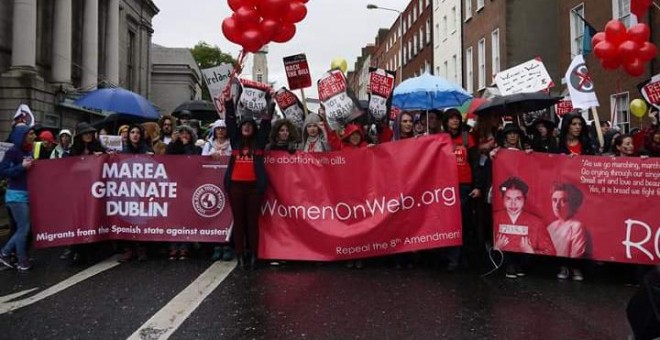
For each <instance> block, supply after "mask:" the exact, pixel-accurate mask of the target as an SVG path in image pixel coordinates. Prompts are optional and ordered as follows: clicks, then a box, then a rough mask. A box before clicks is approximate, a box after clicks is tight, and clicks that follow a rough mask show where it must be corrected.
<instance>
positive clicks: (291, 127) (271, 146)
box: [266, 118, 300, 154]
mask: <svg viewBox="0 0 660 340" xmlns="http://www.w3.org/2000/svg"><path fill="white" fill-rule="evenodd" d="M298 136H300V134H299V133H298V128H297V127H296V125H295V124H294V123H293V122H292V121H291V120H290V119H288V118H283V119H279V120H277V121H276V122H275V123H274V124H273V128H272V129H271V130H270V136H269V143H268V145H266V150H267V151H287V152H289V153H291V154H293V153H295V152H296V151H297V150H298V148H299V146H298V142H299V140H300V139H299V137H298Z"/></svg>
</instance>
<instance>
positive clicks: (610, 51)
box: [591, 20, 658, 77]
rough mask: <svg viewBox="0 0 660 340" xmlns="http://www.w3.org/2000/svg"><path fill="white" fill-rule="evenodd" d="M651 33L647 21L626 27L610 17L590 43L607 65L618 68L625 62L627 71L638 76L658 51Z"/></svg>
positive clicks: (608, 68) (603, 64)
mask: <svg viewBox="0 0 660 340" xmlns="http://www.w3.org/2000/svg"><path fill="white" fill-rule="evenodd" d="M650 37H651V30H650V29H649V26H648V25H647V24H643V23H639V24H637V25H634V26H632V27H630V28H629V29H626V26H625V25H624V24H623V23H622V22H621V21H619V20H610V21H609V22H608V23H607V25H606V26H605V32H598V33H596V34H595V35H594V37H593V38H592V40H591V46H592V48H593V50H594V54H595V55H596V57H598V59H600V62H601V65H602V66H603V68H604V69H606V70H616V69H618V68H619V66H623V69H624V70H625V71H626V72H628V74H630V75H631V76H633V77H639V76H641V75H642V74H644V64H646V63H647V62H649V61H651V60H652V59H653V58H655V57H656V56H657V55H658V49H657V47H656V46H655V44H653V43H651V42H650V41H649V39H650Z"/></svg>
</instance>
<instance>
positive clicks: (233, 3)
mask: <svg viewBox="0 0 660 340" xmlns="http://www.w3.org/2000/svg"><path fill="white" fill-rule="evenodd" d="M227 4H228V5H229V8H231V10H232V11H234V12H236V11H237V10H238V9H239V8H241V7H250V8H254V7H255V6H256V4H257V2H256V1H255V0H227Z"/></svg>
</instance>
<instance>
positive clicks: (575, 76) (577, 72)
mask: <svg viewBox="0 0 660 340" xmlns="http://www.w3.org/2000/svg"><path fill="white" fill-rule="evenodd" d="M564 77H565V78H566V86H568V92H569V93H570V95H571V101H572V102H573V108H576V109H589V108H591V107H596V106H599V104H598V97H596V86H595V85H594V82H593V80H592V79H591V74H590V73H589V70H588V69H587V65H585V63H584V57H583V56H582V55H578V56H576V57H575V58H573V61H572V62H571V65H570V66H569V67H568V70H567V71H566V75H565V76H564Z"/></svg>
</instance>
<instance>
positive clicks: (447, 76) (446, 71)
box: [442, 60, 449, 79]
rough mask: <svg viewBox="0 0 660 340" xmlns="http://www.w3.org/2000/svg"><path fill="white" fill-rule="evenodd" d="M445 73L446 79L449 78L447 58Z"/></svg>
mask: <svg viewBox="0 0 660 340" xmlns="http://www.w3.org/2000/svg"><path fill="white" fill-rule="evenodd" d="M444 65H445V73H444V74H443V75H442V76H443V77H444V78H445V79H447V78H449V62H448V61H447V60H445V63H444Z"/></svg>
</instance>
